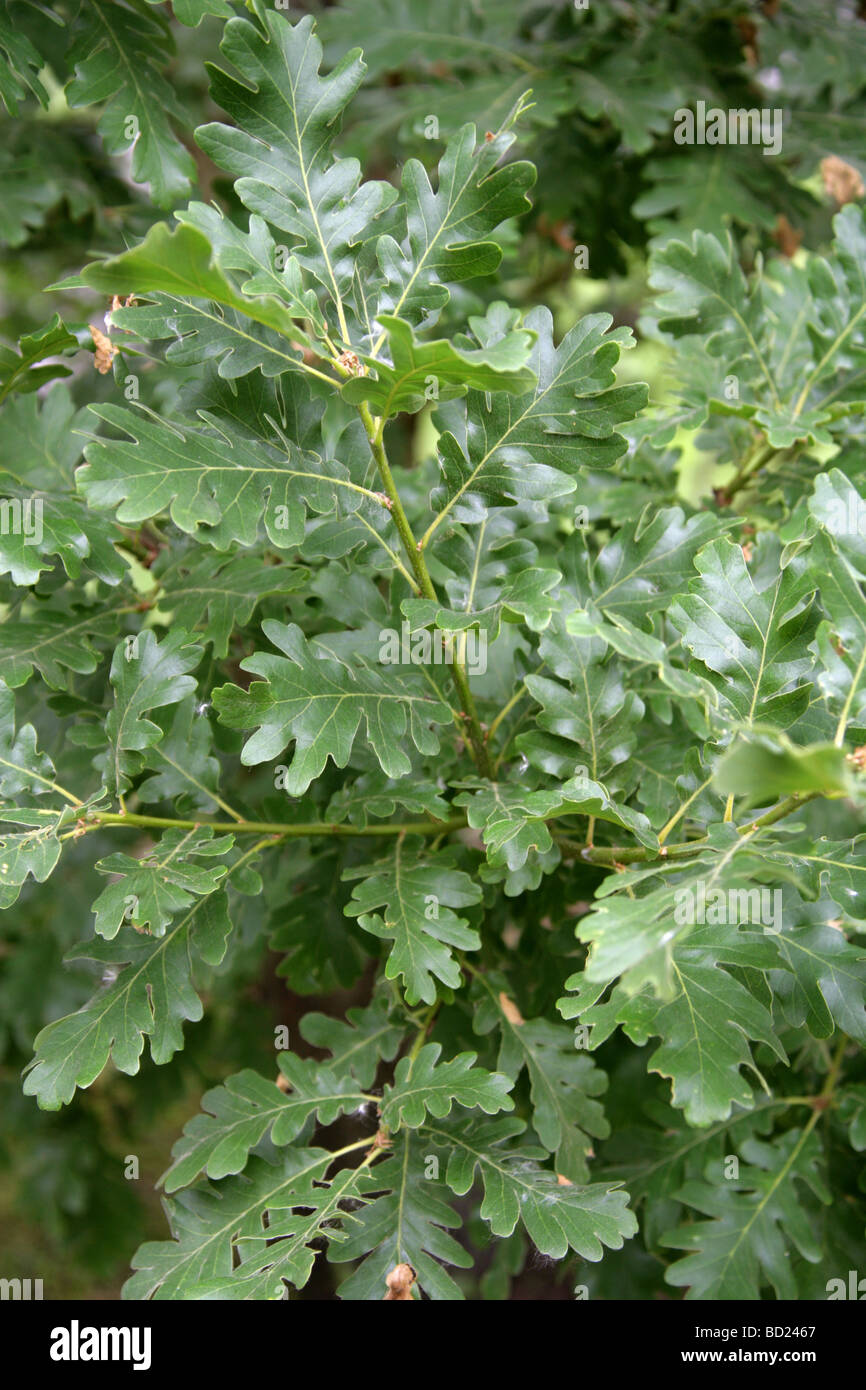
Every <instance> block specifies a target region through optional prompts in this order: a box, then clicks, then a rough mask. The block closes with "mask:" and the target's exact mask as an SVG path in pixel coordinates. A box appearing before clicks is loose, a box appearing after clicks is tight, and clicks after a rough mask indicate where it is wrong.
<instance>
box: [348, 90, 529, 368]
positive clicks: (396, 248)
mask: <svg viewBox="0 0 866 1390" xmlns="http://www.w3.org/2000/svg"><path fill="white" fill-rule="evenodd" d="M522 109H523V102H522V100H521V101H520V102H518V104H517V105H516V106H515V107H514V109H513V110H512V111H511V113H510V114H509V115H508V117H506V119H505V121H504V122H503V124H502V127H501V128H500V130H499V131H498V132H497V133H496V134H495V135H494V134H492V133H491V132H488V134H487V135H486V136H485V138H484V140H483V141H481V143H480V144H478V145H476V143H475V141H476V133H475V126H474V125H465V126H463V127H462V129H461V130H459V131H458V132H457V134H456V135H455V136H454V137H453V138H452V139H451V140H449V141H448V144H447V145H446V147H445V153H444V154H443V156H442V158H441V159H440V161H439V169H438V184H437V191H436V192H435V193H434V192H433V189H432V187H431V185H430V180H429V178H428V176H427V171H426V170H425V168H424V166H423V164H422V163H421V162H420V160H417V159H408V160H407V161H406V163H405V164H404V165H403V175H402V191H403V199H404V201H405V205H406V232H407V235H406V241H405V245H404V246H401V245H400V244H398V242H397V241H395V240H394V238H393V237H390V236H383V237H380V238H379V240H378V242H377V245H376V254H377V257H378V260H379V265H380V267H381V269H382V272H383V274H384V276H385V280H386V285H385V289H384V291H383V292H382V294H381V295H380V298H379V307H378V310H377V314H376V318H377V320H378V322H379V323H380V324H382V325H383V326H384V325H385V322H386V321H385V319H383V317H382V315H383V314H388V315H389V316H394V315H396V316H399V317H400V318H402V319H405V320H406V321H407V322H409V323H413V324H418V323H423V322H433V321H435V319H436V318H437V317H438V314H439V312H440V311H441V309H442V308H443V307H444V305H445V304H447V302H448V299H449V297H450V296H449V292H448V289H447V286H448V285H449V284H459V283H461V282H463V281H465V280H470V279H473V278H474V277H475V276H480V275H491V274H492V273H493V272H494V271H495V270H496V268H497V266H498V265H499V263H500V261H501V260H502V249H501V247H500V246H499V244H498V243H497V242H496V241H495V240H492V239H491V234H492V233H493V232H495V230H496V228H497V227H498V226H499V225H500V224H501V223H502V222H504V221H505V220H506V219H507V218H509V217H518V216H519V215H520V214H521V213H522V212H525V211H526V210H527V208H528V207H529V199H528V198H527V197H526V190H527V189H528V188H530V187H531V186H532V184H533V183H534V181H535V168H534V166H533V165H532V164H529V163H527V162H526V161H524V160H520V161H511V162H509V163H508V164H505V165H503V166H502V167H501V168H497V167H496V166H497V165H498V164H500V162H501V161H502V159H503V158H504V156H505V154H506V152H507V151H508V150H509V149H510V147H511V145H512V144H513V142H514V136H513V134H512V133H511V129H510V128H511V126H512V124H513V123H514V121H515V120H517V118H518V117H519V116H520V115H521V113H522ZM365 360H366V359H365Z"/></svg>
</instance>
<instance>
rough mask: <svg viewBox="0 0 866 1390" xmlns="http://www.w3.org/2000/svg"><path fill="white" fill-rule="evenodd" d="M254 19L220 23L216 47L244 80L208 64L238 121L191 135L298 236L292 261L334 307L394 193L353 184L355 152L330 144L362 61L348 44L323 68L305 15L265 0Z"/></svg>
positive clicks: (261, 209) (246, 197) (222, 102)
mask: <svg viewBox="0 0 866 1390" xmlns="http://www.w3.org/2000/svg"><path fill="white" fill-rule="evenodd" d="M261 22H262V26H263V29H264V34H262V33H261V32H260V31H259V30H258V29H257V28H256V27H255V26H254V25H253V24H251V23H250V22H249V21H248V20H245V19H230V20H229V21H228V23H227V24H226V26H225V32H224V36H223V40H222V44H221V49H222V52H223V54H224V55H225V57H226V58H227V59H228V61H229V62H230V63H232V64H233V65H234V66H235V68H236V69H237V71H238V72H239V73H240V75H241V80H238V79H237V78H235V77H232V76H230V75H229V74H228V73H226V72H224V71H223V70H222V69H220V68H215V67H214V68H211V96H212V98H213V100H214V101H215V102H216V103H217V104H218V105H219V106H221V107H222V108H223V110H225V111H227V112H228V114H229V116H231V118H232V120H233V121H234V122H235V125H234V126H227V125H221V124H219V123H217V122H214V123H212V124H210V125H204V126H200V127H199V129H198V130H197V131H196V139H197V141H198V143H199V145H201V147H202V149H203V150H204V151H205V153H206V154H208V155H210V157H211V159H213V161H214V162H215V163H216V164H218V165H219V166H220V168H222V169H226V170H227V171H228V172H229V173H230V174H232V175H233V176H234V177H235V180H236V182H235V192H236V193H237V196H238V197H239V198H240V200H241V202H242V203H243V204H244V205H245V206H246V207H247V208H249V209H250V211H251V212H254V213H258V214H260V216H262V217H264V218H265V219H266V220H267V221H268V222H270V223H271V225H272V226H274V227H277V228H279V229H280V230H281V231H284V232H287V233H288V234H289V235H290V236H292V237H295V238H297V241H298V246H297V248H296V253H295V254H296V255H297V259H298V262H299V263H300V265H301V266H302V267H303V268H304V269H306V270H308V271H309V272H310V273H311V274H312V275H314V276H315V277H316V279H317V280H318V281H319V282H320V284H321V285H323V286H324V288H325V289H326V290H327V292H328V294H329V296H330V298H331V301H332V303H333V304H334V305H335V307H337V308H338V313H340V312H342V297H343V295H345V294H346V292H347V291H348V289H349V288H350V286H351V283H352V280H353V278H354V273H355V250H354V248H355V246H356V244H357V243H358V242H360V241H361V240H363V238H364V236H365V234H366V235H369V234H370V231H369V229H370V226H371V224H372V223H373V222H375V219H376V218H377V217H378V216H379V214H380V213H381V212H382V211H383V210H384V209H385V208H387V207H388V205H389V204H390V203H391V202H393V201H394V198H395V197H396V191H395V190H394V189H393V188H392V187H391V185H390V184H385V183H378V182H375V181H373V180H368V181H367V182H365V183H363V184H361V185H360V187H359V179H360V166H359V164H358V161H357V160H356V159H339V160H338V159H335V158H334V157H333V154H332V142H333V138H334V136H335V134H336V133H337V131H338V130H339V121H340V117H341V115H342V112H343V109H344V107H345V106H346V105H347V103H348V102H349V101H350V100H351V98H352V96H353V95H354V93H355V92H356V91H357V88H358V86H359V85H360V82H361V78H362V76H363V72H364V65H363V63H362V62H361V56H360V52H359V51H357V50H355V51H354V52H351V53H347V54H346V56H345V58H343V59H342V60H341V62H340V63H339V64H338V65H337V67H336V68H334V70H333V71H332V72H330V73H329V74H328V76H327V77H324V78H323V77H321V76H320V75H319V67H320V64H321V60H322V46H321V44H320V43H319V40H318V39H317V38H316V35H315V24H314V21H313V19H312V18H311V17H310V16H309V15H307V16H304V18H303V19H301V20H299V22H298V23H297V24H295V25H292V24H290V23H289V21H288V20H287V19H286V18H285V16H284V15H281V14H278V13H276V12H274V11H273V10H264V11H262V12H261ZM340 327H341V331H342V325H340ZM344 336H345V334H344Z"/></svg>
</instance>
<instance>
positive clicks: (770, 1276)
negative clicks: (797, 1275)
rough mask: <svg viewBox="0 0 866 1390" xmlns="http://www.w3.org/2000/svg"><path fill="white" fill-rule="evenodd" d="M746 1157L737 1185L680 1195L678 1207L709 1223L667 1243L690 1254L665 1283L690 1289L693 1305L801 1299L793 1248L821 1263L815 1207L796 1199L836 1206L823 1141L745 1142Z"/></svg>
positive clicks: (798, 1133)
mask: <svg viewBox="0 0 866 1390" xmlns="http://www.w3.org/2000/svg"><path fill="white" fill-rule="evenodd" d="M741 1153H742V1159H741V1164H742V1166H741V1167H740V1170H739V1176H738V1177H735V1178H730V1179H728V1180H727V1181H724V1182H720V1181H718V1178H717V1177H716V1176H715V1175H713V1177H714V1181H711V1182H710V1181H700V1180H698V1179H692V1180H690V1181H688V1182H686V1183H685V1184H684V1185H683V1187H682V1188H681V1189H680V1191H679V1192H678V1193H677V1198H678V1200H679V1201H681V1202H685V1203H686V1204H687V1205H688V1206H690V1207H693V1208H695V1209H696V1211H697V1212H699V1213H700V1214H701V1215H702V1216H705V1217H707V1218H709V1219H708V1220H706V1221H700V1220H693V1221H692V1222H690V1223H689V1224H687V1225H684V1226H680V1227H678V1228H677V1229H676V1230H674V1231H671V1232H670V1233H669V1234H668V1235H667V1236H665V1237H664V1239H663V1244H665V1245H666V1246H670V1247H672V1248H673V1249H674V1250H687V1251H689V1252H690V1253H689V1254H688V1255H686V1256H685V1257H684V1258H683V1259H680V1260H677V1261H676V1262H675V1263H674V1264H672V1265H671V1266H670V1267H669V1268H668V1269H667V1270H666V1272H665V1281H666V1283H668V1284H672V1285H673V1286H674V1287H675V1288H682V1287H686V1288H687V1290H688V1292H687V1293H686V1298H687V1299H705V1298H720V1299H725V1298H737V1299H748V1300H754V1299H759V1298H760V1297H761V1291H762V1289H764V1288H766V1287H767V1286H770V1287H772V1288H773V1290H774V1291H775V1294H776V1297H777V1298H782V1299H785V1298H796V1296H797V1285H796V1281H795V1279H794V1275H793V1272H792V1269H791V1259H790V1250H791V1244H793V1246H794V1248H795V1249H796V1250H798V1251H799V1253H800V1254H801V1255H802V1256H803V1258H804V1259H806V1260H809V1261H810V1262H812V1263H817V1261H819V1260H820V1259H821V1244H820V1241H819V1239H818V1236H817V1231H816V1229H815V1226H816V1223H815V1217H814V1214H813V1210H814V1203H812V1204H811V1206H812V1208H813V1210H810V1204H806V1203H803V1202H801V1200H800V1196H799V1191H798V1189H800V1188H802V1189H805V1191H806V1192H807V1193H810V1194H812V1195H813V1196H814V1197H817V1199H818V1200H819V1201H820V1202H829V1201H830V1200H831V1197H830V1193H829V1192H828V1190H827V1187H826V1184H825V1182H824V1179H823V1176H822V1174H821V1149H820V1144H819V1142H818V1139H817V1136H816V1135H814V1134H812V1133H810V1131H809V1130H808V1129H805V1130H796V1129H794V1130H789V1131H788V1132H787V1133H785V1134H783V1135H781V1136H780V1137H779V1138H778V1139H777V1140H775V1141H773V1142H772V1143H765V1142H764V1141H763V1140H760V1139H758V1138H754V1137H753V1138H749V1139H746V1140H744V1141H743V1144H742V1149H741ZM746 1165H747V1166H746ZM708 1176H709V1175H708Z"/></svg>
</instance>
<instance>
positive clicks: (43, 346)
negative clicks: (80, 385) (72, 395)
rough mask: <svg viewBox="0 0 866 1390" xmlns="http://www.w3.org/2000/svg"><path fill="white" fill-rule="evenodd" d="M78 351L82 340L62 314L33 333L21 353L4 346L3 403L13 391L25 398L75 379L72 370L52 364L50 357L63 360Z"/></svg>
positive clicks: (0, 358) (0, 361) (0, 349)
mask: <svg viewBox="0 0 866 1390" xmlns="http://www.w3.org/2000/svg"><path fill="white" fill-rule="evenodd" d="M77 351H78V339H77V338H76V337H75V335H74V334H73V333H70V331H69V329H68V328H67V327H66V324H65V323H64V322H63V320H62V319H61V317H60V315H59V314H55V315H54V316H53V317H52V318H50V319H49V320H48V322H47V323H45V324H43V325H42V327H41V328H37V329H35V330H34V331H33V332H32V333H26V334H25V335H24V337H23V338H22V339H21V340H20V342H19V344H18V351H17V352H16V350H15V349H14V348H10V347H4V346H3V345H2V344H0V401H2V400H5V398H6V397H7V396H8V395H9V392H10V391H20V392H21V393H22V394H26V393H29V392H31V391H38V390H39V387H40V386H44V385H45V383H46V382H47V381H51V380H53V379H54V378H55V377H60V376H71V375H72V372H71V369H70V368H69V367H65V366H62V365H61V364H60V363H54V362H48V361H47V359H48V358H49V357H63V356H65V355H67V354H69V353H70V352H77Z"/></svg>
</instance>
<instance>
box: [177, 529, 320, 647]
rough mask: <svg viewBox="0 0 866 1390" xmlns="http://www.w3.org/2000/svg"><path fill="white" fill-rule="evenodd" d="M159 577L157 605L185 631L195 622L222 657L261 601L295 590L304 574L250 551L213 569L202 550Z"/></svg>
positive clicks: (301, 571)
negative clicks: (263, 558) (264, 559)
mask: <svg viewBox="0 0 866 1390" xmlns="http://www.w3.org/2000/svg"><path fill="white" fill-rule="evenodd" d="M160 578H161V580H162V586H163V592H162V594H161V595H160V600H159V602H160V607H161V608H164V609H167V610H170V611H171V614H172V621H173V622H176V623H179V624H180V626H181V627H183V628H186V629H187V631H189V632H192V631H194V630H195V629H196V628H198V627H199V626H200V625H201V626H202V627H203V631H202V634H201V635H202V637H203V638H204V640H205V641H208V642H212V643H213V649H214V655H215V656H225V655H226V654H227V653H228V649H229V638H230V636H231V634H232V633H233V632H234V631H235V629H236V628H241V627H244V626H245V625H246V624H247V623H248V622H249V620H250V618H251V617H252V615H253V611H254V610H255V608H256V607H257V606H258V604H259V603H260V602H261V600H262V599H263V598H266V597H268V596H269V595H271V594H289V593H291V592H292V591H293V590H295V589H300V588H301V587H302V586H303V585H304V584H305V582H306V581H307V574H306V572H305V571H304V570H300V569H294V570H293V569H290V568H289V566H288V565H265V566H263V565H262V561H261V559H260V558H258V557H257V556H255V555H233V556H232V558H231V559H230V560H229V561H228V563H227V564H224V565H220V566H219V568H215V566H214V564H213V559H212V557H211V556H210V555H207V554H204V555H199V556H197V557H193V558H190V559H189V560H185V561H184V560H182V561H179V562H178V563H177V564H175V565H174V566H172V568H171V570H169V571H167V572H164V573H163V574H162V575H161V576H160Z"/></svg>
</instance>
